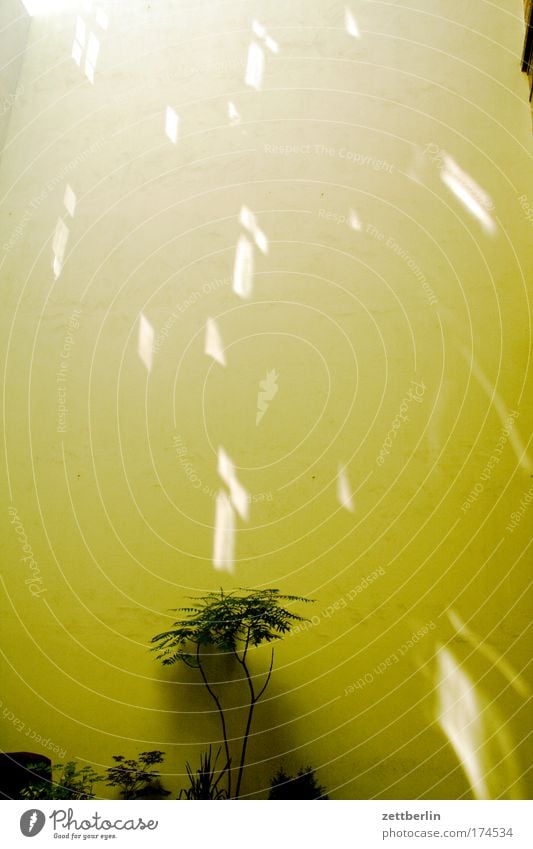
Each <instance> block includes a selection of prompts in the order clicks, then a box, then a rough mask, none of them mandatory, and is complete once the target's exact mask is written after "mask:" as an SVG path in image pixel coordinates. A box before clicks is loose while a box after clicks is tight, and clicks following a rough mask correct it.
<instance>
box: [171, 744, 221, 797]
mask: <svg viewBox="0 0 533 849" xmlns="http://www.w3.org/2000/svg"><path fill="white" fill-rule="evenodd" d="M219 755H220V749H219V750H218V752H217V753H216V755H215V760H214V761H213V763H211V759H212V754H211V746H209V749H208V751H207V752H204V753H203V754H202V755H200V769H197V770H196V773H194V772H193V771H192V768H191V765H190V763H189V762H188V761H187V763H186V764H185V769H186V770H187V775H188V778H189V787H187V788H186V789H183V790H180V795H179V798H180V799H227V798H228V794H227V791H226V789H225V788H224V787H219V784H220V781H221V779H222V778H223V777H224V774H225V772H226V769H227V767H228V764H226V766H225V767H224V769H221V770H220V771H219V773H218V776H217V773H216V764H217V760H218V756H219Z"/></svg>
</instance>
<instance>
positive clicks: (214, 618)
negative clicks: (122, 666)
mask: <svg viewBox="0 0 533 849" xmlns="http://www.w3.org/2000/svg"><path fill="white" fill-rule="evenodd" d="M195 601H196V602H197V603H196V604H195V605H193V606H190V607H180V608H178V609H177V611H176V612H181V613H184V614H186V615H185V616H183V617H182V618H180V619H178V620H177V621H176V622H174V625H173V627H172V628H171V629H170V630H169V631H164V632H163V633H161V634H156V636H155V637H153V638H152V643H155V645H154V647H153V648H152V651H156V652H158V654H157V657H158V659H159V660H160V661H161V662H162V663H163V664H164V665H165V666H168V665H171V664H173V663H177V662H179V661H181V662H183V663H185V664H187V666H190V667H192V668H194V669H198V671H199V673H200V675H201V676H202V681H203V683H204V685H205V687H206V689H207V692H208V693H209V695H210V696H211V698H212V699H213V701H214V703H215V705H216V708H217V711H218V715H219V718H220V723H221V726H222V736H223V740H224V751H225V755H226V766H225V767H224V769H223V773H224V774H225V775H226V778H227V791H226V792H227V798H229V799H231V798H232V792H231V789H232V788H231V783H232V768H231V762H232V759H231V752H230V746H229V740H228V733H227V726H226V716H225V713H224V708H223V707H222V702H221V700H220V698H219V696H218V695H217V693H216V692H215V690H214V689H213V687H212V686H211V684H210V683H209V680H208V677H207V674H206V671H205V669H204V666H203V661H202V649H204V648H206V647H207V648H216V649H217V650H218V651H219V652H221V653H222V654H231V655H233V657H234V659H235V661H236V662H237V663H239V664H240V666H241V668H242V670H243V673H244V678H245V680H246V682H247V685H248V691H249V702H248V716H247V720H246V727H245V729H244V733H243V735H242V747H241V752H240V757H239V766H238V768H237V770H236V777H237V780H236V788H235V794H234V797H235V798H238V797H239V794H240V788H241V782H242V777H243V772H244V764H245V761H246V749H247V745H248V738H249V736H250V729H251V725H252V717H253V713H254V710H255V706H256V704H257V702H258V701H259V699H260V698H261V696H262V695H263V693H264V692H265V690H266V688H267V687H268V683H269V681H270V676H271V675H272V668H273V664H274V649H272V651H271V657H270V667H269V669H268V672H267V674H266V677H265V679H264V681H263V684H262V686H261V687H260V688H258V685H254V676H253V675H252V674H251V671H250V668H249V666H248V663H247V654H248V649H249V648H250V646H252V647H254V648H255V647H257V646H259V645H261V644H262V643H271V642H273V641H274V640H279V639H280V638H281V637H282V636H283V635H284V634H286V633H287V632H288V631H290V629H291V625H292V624H293V622H303V621H306V620H304V617H303V616H299V615H298V614H297V613H293V612H292V611H291V610H288V609H287V608H285V607H283V606H282V602H295V601H298V602H308V601H310V599H306V598H302V597H301V596H296V595H282V594H281V593H280V591H279V590H277V589H268V590H249V589H244V588H241V589H239V590H237V591H234V592H229V593H225V592H224V590H223V589H221V590H220V592H219V593H207V595H204V596H200V598H198V599H195ZM191 774H192V773H191ZM195 780H196V779H195ZM198 780H199V779H198ZM217 783H218V782H217ZM191 789H192V788H191ZM218 798H222V797H220V796H219V797H218Z"/></svg>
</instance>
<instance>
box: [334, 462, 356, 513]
mask: <svg viewBox="0 0 533 849" xmlns="http://www.w3.org/2000/svg"><path fill="white" fill-rule="evenodd" d="M337 499H338V502H339V504H340V505H341V507H344V509H345V510H348V512H349V513H353V512H354V511H355V505H354V500H353V493H352V488H351V486H350V481H349V480H348V473H347V472H346V469H345V467H344V466H342V465H340V466H339V469H338V473H337Z"/></svg>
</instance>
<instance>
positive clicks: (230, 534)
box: [213, 490, 235, 574]
mask: <svg viewBox="0 0 533 849" xmlns="http://www.w3.org/2000/svg"><path fill="white" fill-rule="evenodd" d="M234 561H235V513H234V511H233V507H232V505H231V502H230V500H229V498H228V496H227V495H226V493H225V492H224V491H223V490H221V491H220V492H219V493H218V495H217V501H216V507H215V535H214V542H213V566H214V567H215V569H219V570H220V571H225V572H229V573H230V574H231V573H232V572H233V569H234Z"/></svg>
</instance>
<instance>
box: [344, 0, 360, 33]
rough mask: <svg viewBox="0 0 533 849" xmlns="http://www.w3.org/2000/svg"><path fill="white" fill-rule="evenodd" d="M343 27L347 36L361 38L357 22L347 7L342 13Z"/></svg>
mask: <svg viewBox="0 0 533 849" xmlns="http://www.w3.org/2000/svg"><path fill="white" fill-rule="evenodd" d="M344 25H345V27H346V32H347V33H348V35H352V36H353V37H354V38H361V31H360V29H359V26H358V24H357V21H356V19H355V17H354V16H353V13H352V12H351V10H350V9H349V8H348V7H346V10H345V12H344Z"/></svg>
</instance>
